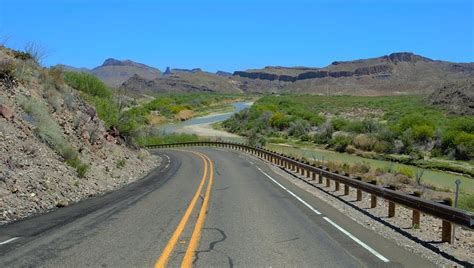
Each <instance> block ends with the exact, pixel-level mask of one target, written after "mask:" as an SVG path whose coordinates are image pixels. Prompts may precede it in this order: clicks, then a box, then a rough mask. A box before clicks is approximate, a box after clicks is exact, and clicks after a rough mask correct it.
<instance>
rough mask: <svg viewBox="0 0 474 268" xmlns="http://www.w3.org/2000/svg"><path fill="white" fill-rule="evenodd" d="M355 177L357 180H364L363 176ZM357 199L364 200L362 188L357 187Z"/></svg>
mask: <svg viewBox="0 0 474 268" xmlns="http://www.w3.org/2000/svg"><path fill="white" fill-rule="evenodd" d="M354 179H355V180H358V181H361V180H362V178H361V177H355V178H354ZM356 200H357V201H362V190H360V189H357V192H356Z"/></svg>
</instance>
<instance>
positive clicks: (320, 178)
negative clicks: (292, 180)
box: [318, 166, 323, 184]
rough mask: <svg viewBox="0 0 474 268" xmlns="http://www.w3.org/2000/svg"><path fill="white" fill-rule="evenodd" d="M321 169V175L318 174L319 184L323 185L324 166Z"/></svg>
mask: <svg viewBox="0 0 474 268" xmlns="http://www.w3.org/2000/svg"><path fill="white" fill-rule="evenodd" d="M319 168H320V169H321V170H320V171H319V174H318V183H319V184H323V167H322V166H319Z"/></svg>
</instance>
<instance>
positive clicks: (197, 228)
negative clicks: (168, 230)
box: [155, 151, 214, 268]
mask: <svg viewBox="0 0 474 268" xmlns="http://www.w3.org/2000/svg"><path fill="white" fill-rule="evenodd" d="M189 152H191V153H193V154H195V155H197V156H199V157H200V158H201V159H202V161H203V163H204V172H203V175H202V178H201V182H200V183H199V187H198V189H197V190H196V193H195V194H194V196H193V199H191V202H190V203H189V206H188V208H187V209H186V212H185V213H184V215H183V218H181V221H180V222H179V224H178V226H177V227H176V230H175V231H174V233H173V235H172V236H171V238H170V240H169V241H168V243H167V244H166V246H165V248H164V250H163V252H162V253H161V256H160V258H159V259H158V260H157V261H156V263H155V268H158V267H160V268H161V267H165V266H166V264H167V263H168V260H169V258H170V256H171V253H172V252H173V250H174V248H175V246H176V243H177V242H178V239H179V237H180V236H181V234H182V232H183V230H184V228H185V226H186V224H187V222H188V220H189V217H190V216H191V214H192V212H193V210H194V207H195V206H196V203H197V200H198V198H199V195H200V194H201V191H202V189H203V188H204V184H205V182H206V179H207V178H209V180H208V183H207V189H206V193H205V195H204V199H203V202H202V206H201V210H200V211H199V215H198V218H197V221H196V224H195V225H194V230H193V233H192V235H191V239H190V240H189V244H188V248H187V250H186V253H185V255H184V258H183V261H182V262H181V267H191V266H192V262H193V259H194V254H195V252H196V250H197V248H198V245H199V239H200V238H201V231H202V226H203V224H204V220H205V219H206V214H207V208H208V206H209V199H210V195H211V186H212V182H213V180H214V173H213V169H214V168H213V163H212V160H211V159H210V158H209V157H208V156H207V155H205V154H203V153H199V152H193V151H189ZM208 163H209V164H208ZM208 174H209V176H208Z"/></svg>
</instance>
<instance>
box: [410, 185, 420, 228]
mask: <svg viewBox="0 0 474 268" xmlns="http://www.w3.org/2000/svg"><path fill="white" fill-rule="evenodd" d="M413 196H416V197H420V196H421V192H418V191H416V192H414V193H413ZM420 218H421V213H420V211H418V210H416V209H414V210H413V215H412V218H411V226H412V227H413V228H419V227H420Z"/></svg>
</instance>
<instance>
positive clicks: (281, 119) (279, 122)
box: [270, 112, 291, 130]
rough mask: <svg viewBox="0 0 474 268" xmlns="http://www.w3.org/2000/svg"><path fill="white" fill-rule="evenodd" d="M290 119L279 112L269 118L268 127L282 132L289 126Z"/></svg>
mask: <svg viewBox="0 0 474 268" xmlns="http://www.w3.org/2000/svg"><path fill="white" fill-rule="evenodd" d="M290 122H291V117H289V116H286V115H284V114H283V113H281V112H276V113H274V114H273V116H272V117H271V118H270V125H271V126H273V127H276V128H278V129H279V130H284V129H286V128H288V127H289V126H290Z"/></svg>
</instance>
